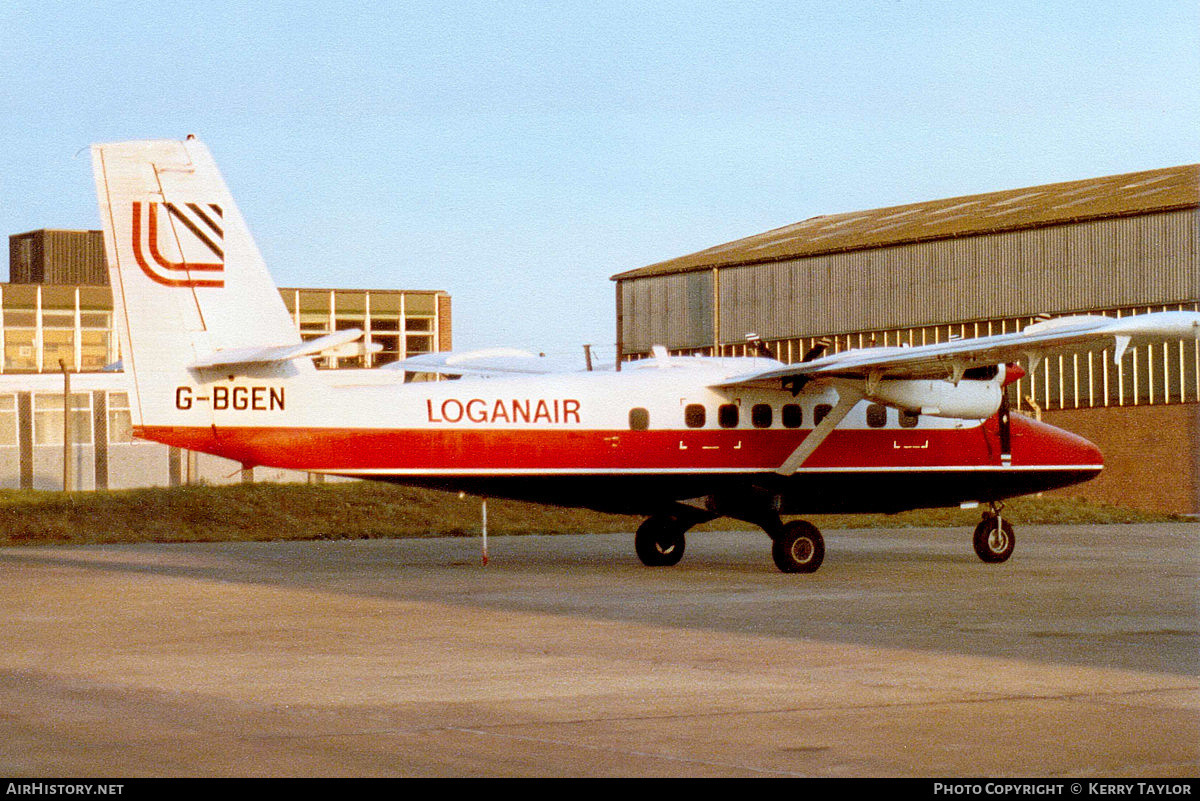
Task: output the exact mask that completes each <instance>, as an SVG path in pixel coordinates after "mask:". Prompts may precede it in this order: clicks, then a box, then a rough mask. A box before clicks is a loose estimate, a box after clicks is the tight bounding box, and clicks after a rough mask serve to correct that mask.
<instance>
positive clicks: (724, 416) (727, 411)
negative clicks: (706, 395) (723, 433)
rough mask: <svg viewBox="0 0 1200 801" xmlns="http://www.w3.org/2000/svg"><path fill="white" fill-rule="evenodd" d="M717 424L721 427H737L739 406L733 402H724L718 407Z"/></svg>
mask: <svg viewBox="0 0 1200 801" xmlns="http://www.w3.org/2000/svg"><path fill="white" fill-rule="evenodd" d="M717 425H719V426H721V428H737V425H738V407H737V405H736V404H733V403H722V404H721V405H720V406H719V407H718V408H717Z"/></svg>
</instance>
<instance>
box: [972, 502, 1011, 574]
mask: <svg viewBox="0 0 1200 801" xmlns="http://www.w3.org/2000/svg"><path fill="white" fill-rule="evenodd" d="M990 506H991V508H990V509H989V510H988V511H986V512H984V513H983V519H982V520H980V521H979V525H977V526H976V527H975V535H974V537H973V538H972V544H973V545H974V546H975V553H976V555H977V556H979V558H980V559H982V560H983V561H985V562H989V563H993V564H995V563H999V562H1003V561H1005V560H1007V559H1008V557H1010V556H1012V552H1013V548H1015V547H1016V545H1017V538H1016V537H1015V536H1014V535H1013V527H1012V523H1009V522H1008V521H1007V520H1005V519H1004V517H1003V516H1002V515H1001V514H1000V511H1001V510H1002V509H1003V508H1004V504H1002V503H992V504H991V505H990Z"/></svg>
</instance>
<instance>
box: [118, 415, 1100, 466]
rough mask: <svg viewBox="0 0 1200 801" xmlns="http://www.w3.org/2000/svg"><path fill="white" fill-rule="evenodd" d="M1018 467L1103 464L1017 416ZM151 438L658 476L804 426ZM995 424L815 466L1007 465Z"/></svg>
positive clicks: (255, 460)
mask: <svg viewBox="0 0 1200 801" xmlns="http://www.w3.org/2000/svg"><path fill="white" fill-rule="evenodd" d="M1012 430H1013V447H1012V450H1013V464H1014V465H1015V466H1039V465H1046V466H1049V465H1055V466H1069V465H1099V464H1100V463H1101V456H1100V453H1099V450H1098V449H1097V448H1096V447H1095V446H1094V445H1092V444H1091V443H1090V442H1088V441H1087V440H1084V439H1083V438H1081V437H1077V436H1075V435H1074V434H1070V433H1069V432H1066V431H1062V430H1061V429H1057V428H1054V427H1052V426H1048V425H1045V424H1042V423H1037V422H1035V421H1033V420H1029V419H1027V418H1024V417H1018V416H1014V417H1013V427H1012ZM135 433H137V435H138V436H140V437H143V438H145V439H151V440H155V441H157V442H163V443H166V444H169V445H175V446H178V447H182V448H187V449H189V450H195V451H202V452H205V453H212V454H216V455H218V456H223V457H226V458H229V459H233V460H235V461H238V462H242V463H243V464H249V465H266V466H271V467H281V468H287V469H294V470H315V471H326V472H355V471H372V472H376V473H386V472H388V471H395V472H396V473H398V474H399V473H424V474H437V473H446V474H454V473H461V472H474V473H478V472H487V471H495V472H512V471H527V472H537V471H548V472H549V471H574V472H595V473H604V472H607V471H612V472H628V471H638V472H649V473H652V472H656V471H664V472H666V471H670V472H678V471H686V470H695V471H714V470H727V471H732V472H742V471H767V470H774V469H775V468H776V467H778V466H779V465H780V464H782V463H783V462H784V460H785V459H787V457H788V456H789V455H790V454H791V452H792V451H793V450H794V449H795V448H796V446H798V445H799V444H800V442H802V441H803V439H804V438H805V437H806V436H807V435H808V434H809V433H810V432H808V431H803V430H794V431H790V430H783V429H734V430H707V429H704V430H690V429H689V430H682V431H628V430H614V431H572V430H564V429H528V428H526V429H491V430H471V429H462V428H458V429H449V430H448V429H429V428H426V429H397V430H380V429H355V428H318V429H308V428H306V429H298V428H285V427H279V428H268V427H263V428H259V427H236V428H228V427H227V428H218V429H215V430H214V429H212V428H199V427H196V428H190V427H189V428H182V427H169V426H143V427H140V428H138V429H137V430H136V432H135ZM1000 460H1001V454H1000V451H999V438H998V436H996V424H995V421H994V420H989V421H988V422H987V423H986V424H985V425H984V426H969V427H965V428H962V429H936V428H930V429H919V428H918V429H890V428H889V429H839V430H836V431H834V432H833V434H831V435H830V437H829V439H828V440H827V441H826V442H824V443H823V444H822V445H821V447H819V448H818V449H817V451H816V452H815V453H814V454H813V455H812V456H811V457H810V458H809V460H808V461H807V462H806V463H805V465H804V467H805V469H810V468H825V469H831V468H832V469H846V468H872V469H885V470H886V469H901V470H902V469H905V468H928V467H947V468H966V469H969V468H978V467H987V466H998V465H1000V463H1001V461H1000Z"/></svg>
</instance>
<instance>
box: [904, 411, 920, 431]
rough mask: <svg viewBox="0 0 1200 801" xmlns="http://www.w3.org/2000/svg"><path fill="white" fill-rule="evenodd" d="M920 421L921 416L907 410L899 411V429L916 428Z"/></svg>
mask: <svg viewBox="0 0 1200 801" xmlns="http://www.w3.org/2000/svg"><path fill="white" fill-rule="evenodd" d="M920 419H921V415H920V414H919V413H917V412H910V411H909V410H908V409H901V410H900V427H901V428H916V427H917V422H918V421H919V420H920Z"/></svg>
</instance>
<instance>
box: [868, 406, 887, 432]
mask: <svg viewBox="0 0 1200 801" xmlns="http://www.w3.org/2000/svg"><path fill="white" fill-rule="evenodd" d="M867 425H869V426H870V427H871V428H883V427H884V426H886V425H887V407H886V406H882V405H880V404H878V403H872V404H871V405H870V406H868V407H867Z"/></svg>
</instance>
